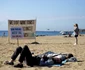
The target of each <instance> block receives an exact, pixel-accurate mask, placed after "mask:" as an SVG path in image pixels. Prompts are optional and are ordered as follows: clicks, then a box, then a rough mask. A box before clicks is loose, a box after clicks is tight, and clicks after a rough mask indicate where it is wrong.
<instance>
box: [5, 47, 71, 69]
mask: <svg viewBox="0 0 85 70" xmlns="http://www.w3.org/2000/svg"><path fill="white" fill-rule="evenodd" d="M19 54H20V57H19V63H18V64H16V65H14V61H15V60H16V58H17V57H18V55H19ZM71 57H73V54H67V55H64V54H58V55H57V54H56V55H53V56H50V57H48V56H47V55H43V56H41V57H39V56H33V55H32V53H31V51H30V49H29V47H28V46H27V45H25V46H24V47H23V48H22V47H17V48H16V50H15V52H14V53H13V55H12V57H11V61H5V64H7V65H14V67H18V68H22V67H23V61H25V62H26V64H27V65H28V66H31V67H33V66H35V65H36V66H45V65H52V64H61V63H62V61H63V60H66V59H68V58H71Z"/></svg>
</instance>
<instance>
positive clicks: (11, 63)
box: [4, 61, 14, 65]
mask: <svg viewBox="0 0 85 70" xmlns="http://www.w3.org/2000/svg"><path fill="white" fill-rule="evenodd" d="M4 64H5V65H14V63H13V62H9V61H5V63H4Z"/></svg>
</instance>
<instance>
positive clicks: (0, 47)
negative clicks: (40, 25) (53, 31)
mask: <svg viewBox="0 0 85 70" xmlns="http://www.w3.org/2000/svg"><path fill="white" fill-rule="evenodd" d="M33 41H35V40H19V42H20V46H22V47H23V46H24V45H25V44H27V45H28V46H29V48H30V50H31V51H32V52H34V55H37V54H42V53H44V52H46V51H53V52H56V53H73V54H74V56H75V57H76V58H77V59H78V60H79V62H67V63H65V65H63V66H60V67H57V66H56V67H55V66H53V67H28V66H26V67H24V68H14V67H13V66H9V65H4V61H6V60H10V57H11V55H12V53H13V52H14V50H15V49H16V47H17V44H16V42H17V41H16V40H11V44H9V43H8V38H7V37H0V70H85V36H79V44H78V45H76V46H74V45H73V44H74V37H66V38H65V37H63V36H40V37H36V41H37V42H39V43H40V44H30V43H31V42H33ZM17 60H18V59H16V61H15V64H16V63H17V62H18V61H17Z"/></svg>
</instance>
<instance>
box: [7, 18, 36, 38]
mask: <svg viewBox="0 0 85 70" xmlns="http://www.w3.org/2000/svg"><path fill="white" fill-rule="evenodd" d="M35 31H36V20H8V32H9V37H11V38H17V37H19V38H24V39H35V38H36V36H35Z"/></svg>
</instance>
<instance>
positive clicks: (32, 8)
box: [0, 0, 85, 31]
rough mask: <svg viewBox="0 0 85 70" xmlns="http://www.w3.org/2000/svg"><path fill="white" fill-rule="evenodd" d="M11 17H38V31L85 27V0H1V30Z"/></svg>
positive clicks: (12, 18)
mask: <svg viewBox="0 0 85 70" xmlns="http://www.w3.org/2000/svg"><path fill="white" fill-rule="evenodd" d="M9 19H11V20H16V19H17V20H30V19H36V20H37V21H36V30H37V31H46V30H48V29H49V30H50V31H61V30H73V25H74V24H75V23H77V24H78V25H79V28H80V29H85V0H0V30H8V20H9Z"/></svg>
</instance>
